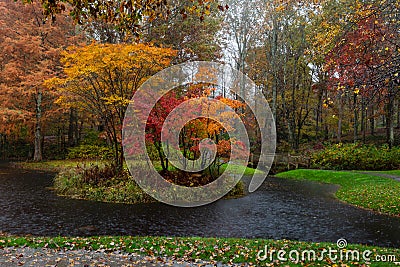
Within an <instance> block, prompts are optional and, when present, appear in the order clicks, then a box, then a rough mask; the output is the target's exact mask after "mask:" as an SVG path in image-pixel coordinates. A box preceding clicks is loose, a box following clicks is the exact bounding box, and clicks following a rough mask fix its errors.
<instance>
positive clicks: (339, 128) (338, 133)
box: [337, 92, 343, 143]
mask: <svg viewBox="0 0 400 267" xmlns="http://www.w3.org/2000/svg"><path fill="white" fill-rule="evenodd" d="M342 121H343V102H342V95H341V93H340V92H339V118H338V130H337V141H338V143H340V142H342Z"/></svg>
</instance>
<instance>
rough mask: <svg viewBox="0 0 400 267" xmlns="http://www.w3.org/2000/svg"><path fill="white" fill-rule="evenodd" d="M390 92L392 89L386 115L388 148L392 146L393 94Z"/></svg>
mask: <svg viewBox="0 0 400 267" xmlns="http://www.w3.org/2000/svg"><path fill="white" fill-rule="evenodd" d="M392 90H393V88H391V90H390V91H389V95H388V104H387V113H386V130H387V143H388V145H389V148H392V147H393V145H394V94H393V92H392Z"/></svg>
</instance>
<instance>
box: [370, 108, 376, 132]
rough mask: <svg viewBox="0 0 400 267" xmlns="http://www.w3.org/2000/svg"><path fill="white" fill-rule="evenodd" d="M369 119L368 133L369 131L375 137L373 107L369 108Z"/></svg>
mask: <svg viewBox="0 0 400 267" xmlns="http://www.w3.org/2000/svg"><path fill="white" fill-rule="evenodd" d="M370 112H371V114H370V118H369V127H370V131H371V135H375V109H374V105H373V104H372V105H371V108H370Z"/></svg>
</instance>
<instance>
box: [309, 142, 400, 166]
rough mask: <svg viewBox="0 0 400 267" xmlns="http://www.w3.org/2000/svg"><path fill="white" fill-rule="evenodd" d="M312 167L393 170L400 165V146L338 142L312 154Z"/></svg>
mask: <svg viewBox="0 0 400 267" xmlns="http://www.w3.org/2000/svg"><path fill="white" fill-rule="evenodd" d="M311 162H312V167H314V168H322V169H333V170H377V171H378V170H393V169H397V168H399V167H400V147H394V148H392V149H389V147H388V146H385V145H384V146H381V147H377V146H375V145H363V144H357V143H356V144H336V145H332V146H329V147H326V148H325V149H323V150H321V151H318V152H316V153H314V154H313V155H312V160H311Z"/></svg>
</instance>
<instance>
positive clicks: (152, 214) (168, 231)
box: [0, 165, 400, 247]
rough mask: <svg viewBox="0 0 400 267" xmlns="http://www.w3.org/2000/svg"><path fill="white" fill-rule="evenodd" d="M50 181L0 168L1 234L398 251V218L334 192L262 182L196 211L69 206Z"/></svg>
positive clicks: (84, 203) (296, 184)
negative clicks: (283, 242)
mask: <svg viewBox="0 0 400 267" xmlns="http://www.w3.org/2000/svg"><path fill="white" fill-rule="evenodd" d="M53 176H54V175H52V174H49V173H43V172H35V171H26V170H18V169H12V168H8V167H6V165H0V231H2V232H6V233H9V234H15V235H27V234H31V235H39V236H43V235H45V236H58V235H61V236H75V235H80V236H82V235H156V236H205V237H246V238H273V239H293V240H304V241H317V242H321V241H331V242H336V240H337V239H339V238H345V239H347V241H348V242H349V243H363V244H373V245H380V246H390V247H400V218H396V217H389V216H384V215H379V214H376V213H373V212H370V211H366V210H362V209H358V208H355V207H352V206H350V205H347V204H344V203H342V202H340V201H338V200H336V199H335V198H334V196H333V194H334V192H335V190H336V189H337V186H334V185H323V184H319V183H314V182H304V181H292V180H284V179H278V178H267V180H266V181H265V182H264V184H263V185H262V187H261V188H260V189H259V190H257V191H256V192H255V193H253V194H250V195H248V196H246V197H243V198H240V199H231V200H220V201H218V202H216V203H213V204H210V205H207V206H203V207H200V208H175V207H171V206H167V205H164V204H159V203H154V204H140V205H124V204H108V203H98V202H92V201H84V200H72V199H67V198H63V197H58V196H56V195H55V194H54V193H53V192H52V191H50V190H48V189H46V187H49V186H51V185H52V178H53Z"/></svg>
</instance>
